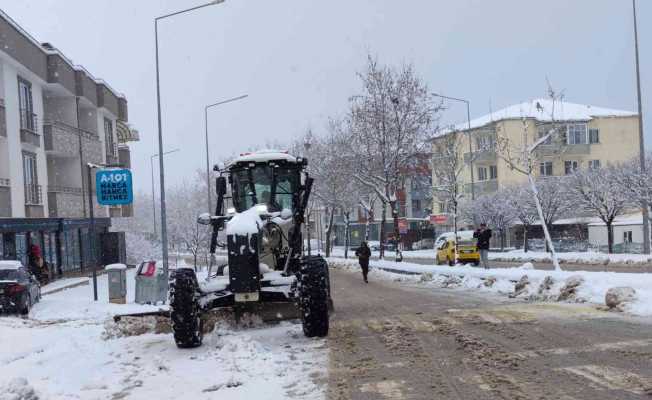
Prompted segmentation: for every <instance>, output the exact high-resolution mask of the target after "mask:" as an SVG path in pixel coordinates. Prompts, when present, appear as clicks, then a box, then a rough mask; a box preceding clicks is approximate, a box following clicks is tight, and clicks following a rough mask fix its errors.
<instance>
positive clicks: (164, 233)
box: [154, 0, 224, 282]
mask: <svg viewBox="0 0 652 400" xmlns="http://www.w3.org/2000/svg"><path fill="white" fill-rule="evenodd" d="M221 3H224V0H213V1H211V2H210V3H206V4H202V5H199V6H196V7H192V8H188V9H185V10H181V11H177V12H173V13H170V14H166V15H162V16H160V17H156V18H155V19H154V44H155V46H154V49H155V60H156V116H157V127H158V155H159V157H158V162H159V180H160V182H161V183H160V185H161V255H162V256H163V274H164V275H165V281H166V282H167V280H168V278H169V276H170V271H169V268H168V267H169V265H168V229H167V211H166V206H165V172H164V170H163V168H164V165H163V125H162V122H161V120H162V117H161V75H160V68H159V48H158V22H159V21H161V20H163V19H166V18H170V17H173V16H175V15H180V14H185V13H188V12H191V11H195V10H199V9H201V8H204V7H208V6H212V5H216V4H221Z"/></svg>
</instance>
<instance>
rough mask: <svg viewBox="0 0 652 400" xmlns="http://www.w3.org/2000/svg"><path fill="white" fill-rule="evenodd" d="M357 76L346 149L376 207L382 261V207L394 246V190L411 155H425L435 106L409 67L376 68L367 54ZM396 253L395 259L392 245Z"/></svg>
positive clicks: (383, 234)
mask: <svg viewBox="0 0 652 400" xmlns="http://www.w3.org/2000/svg"><path fill="white" fill-rule="evenodd" d="M358 76H359V78H360V80H361V82H362V93H361V94H360V95H357V96H353V97H351V99H350V106H351V109H350V112H349V116H348V123H349V126H350V128H349V129H350V132H351V134H352V139H353V140H352V143H351V145H352V148H353V150H354V152H355V155H356V160H357V161H358V162H357V171H356V173H355V174H354V177H355V178H356V179H357V180H358V182H359V183H360V184H362V185H366V186H368V187H369V188H371V189H372V190H373V191H374V192H375V193H376V194H377V196H378V199H379V200H380V202H381V204H382V210H383V212H382V216H381V226H380V229H381V233H380V240H381V253H380V256H381V258H382V257H383V255H384V252H383V246H382V243H384V240H385V220H386V214H387V207H390V208H391V210H392V216H393V219H394V235H395V237H396V239H397V244H398V243H399V239H400V232H399V229H398V208H397V207H398V204H397V196H396V192H397V190H399V189H400V188H401V187H402V179H403V173H404V171H405V170H406V169H407V167H408V166H410V165H411V163H413V162H414V161H415V159H416V156H417V155H419V154H426V153H429V151H428V150H429V149H428V146H429V145H430V143H429V142H428V139H429V138H430V137H431V136H432V134H433V132H434V130H433V123H434V121H435V119H436V116H437V114H438V112H439V109H440V106H439V105H437V104H435V103H434V102H433V100H432V97H431V96H430V94H429V92H428V88H427V86H426V84H425V83H424V82H423V81H422V80H421V79H420V78H419V77H418V76H417V75H416V72H415V71H414V68H413V67H412V65H407V64H406V65H403V66H401V67H400V68H393V67H389V66H382V65H379V63H378V61H377V60H376V59H374V58H373V57H371V56H369V57H368V62H367V69H366V70H365V71H364V72H362V73H359V74H358ZM396 251H397V253H396V258H397V260H400V252H399V249H398V246H397V250H396Z"/></svg>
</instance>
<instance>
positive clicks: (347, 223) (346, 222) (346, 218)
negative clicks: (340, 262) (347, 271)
mask: <svg viewBox="0 0 652 400" xmlns="http://www.w3.org/2000/svg"><path fill="white" fill-rule="evenodd" d="M350 215H351V213H350V212H346V213H344V258H349V229H350V226H351V220H350V218H349V217H350Z"/></svg>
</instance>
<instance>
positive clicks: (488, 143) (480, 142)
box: [475, 135, 496, 151]
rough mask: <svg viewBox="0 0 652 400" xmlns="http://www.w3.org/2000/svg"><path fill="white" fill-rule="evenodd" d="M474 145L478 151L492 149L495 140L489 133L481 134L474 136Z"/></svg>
mask: <svg viewBox="0 0 652 400" xmlns="http://www.w3.org/2000/svg"><path fill="white" fill-rule="evenodd" d="M475 145H476V146H477V150H478V151H487V150H493V149H494V148H495V147H496V140H495V139H494V137H493V136H491V135H481V136H478V137H476V138H475Z"/></svg>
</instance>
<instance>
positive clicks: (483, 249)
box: [473, 223, 491, 269]
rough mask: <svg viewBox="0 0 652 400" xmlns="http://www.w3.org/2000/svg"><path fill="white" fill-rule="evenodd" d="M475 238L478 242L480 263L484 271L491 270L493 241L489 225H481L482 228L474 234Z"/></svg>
mask: <svg viewBox="0 0 652 400" xmlns="http://www.w3.org/2000/svg"><path fill="white" fill-rule="evenodd" d="M473 237H474V238H476V239H477V241H478V250H479V251H480V261H481V262H482V266H483V267H484V269H489V240H490V239H491V229H489V228H487V224H485V223H482V224H480V228H478V229H476V231H475V232H473Z"/></svg>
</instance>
